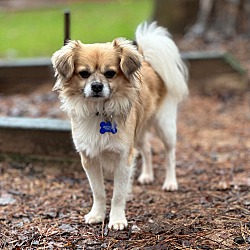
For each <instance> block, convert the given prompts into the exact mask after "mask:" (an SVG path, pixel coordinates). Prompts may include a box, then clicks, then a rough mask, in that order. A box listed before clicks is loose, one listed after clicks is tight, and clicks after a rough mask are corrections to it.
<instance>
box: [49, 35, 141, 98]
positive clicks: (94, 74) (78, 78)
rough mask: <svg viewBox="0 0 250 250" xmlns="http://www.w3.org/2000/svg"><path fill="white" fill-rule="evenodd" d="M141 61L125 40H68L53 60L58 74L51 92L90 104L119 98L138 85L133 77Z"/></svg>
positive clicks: (132, 47)
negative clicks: (102, 42) (58, 92)
mask: <svg viewBox="0 0 250 250" xmlns="http://www.w3.org/2000/svg"><path fill="white" fill-rule="evenodd" d="M141 58H142V57H141V55H140V53H139V52H138V51H137V49H136V47H135V46H133V45H132V43H131V42H130V41H127V40H125V39H116V40H114V41H113V42H112V43H104V44H82V43H81V42H80V41H70V42H69V43H68V44H67V45H65V46H64V47H62V48H61V49H60V50H59V51H57V52H55V53H54V55H53V57H52V63H53V67H54V69H55V72H56V75H57V82H56V84H55V86H54V89H55V90H59V91H62V92H64V95H66V96H67V97H70V96H81V98H85V99H88V100H93V101H100V100H107V99H110V98H113V97H116V96H121V95H123V94H125V93H124V91H128V89H129V88H131V87H135V86H134V85H135V84H136V82H138V81H135V78H136V76H138V72H139V68H140V66H141V60H142V59H141ZM127 94H129V93H127Z"/></svg>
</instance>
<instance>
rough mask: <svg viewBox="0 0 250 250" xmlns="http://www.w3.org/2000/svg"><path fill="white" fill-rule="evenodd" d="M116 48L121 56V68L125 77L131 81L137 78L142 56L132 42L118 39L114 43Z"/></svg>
mask: <svg viewBox="0 0 250 250" xmlns="http://www.w3.org/2000/svg"><path fill="white" fill-rule="evenodd" d="M113 46H114V48H115V49H116V50H117V51H118V53H119V56H120V68H121V70H122V72H123V73H124V75H125V76H126V77H127V78H128V79H130V78H131V77H134V76H136V74H137V73H138V70H139V69H140V67H141V61H142V55H141V54H140V53H139V52H138V50H137V48H136V47H135V46H134V45H133V44H132V43H131V41H129V40H126V39H124V38H117V39H115V40H114V41H113Z"/></svg>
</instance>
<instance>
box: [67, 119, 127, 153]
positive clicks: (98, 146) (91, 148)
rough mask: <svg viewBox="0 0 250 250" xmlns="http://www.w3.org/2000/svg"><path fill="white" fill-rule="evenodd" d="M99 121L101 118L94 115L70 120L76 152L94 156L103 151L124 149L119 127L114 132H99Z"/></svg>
mask: <svg viewBox="0 0 250 250" xmlns="http://www.w3.org/2000/svg"><path fill="white" fill-rule="evenodd" d="M101 122H102V118H101V117H99V116H96V115H93V116H91V117H88V118H73V119H72V120H71V124H72V136H73V141H74V144H75V147H76V150H77V151H78V152H84V153H85V154H86V155H88V156H89V157H95V156H98V155H99V154H100V153H102V152H104V151H111V152H116V153H119V152H122V151H123V150H124V149H125V144H126V142H125V141H124V138H123V136H122V137H121V136H120V135H119V133H121V131H119V127H118V133H116V134H112V133H110V132H106V133H105V134H101V133H100V123H101Z"/></svg>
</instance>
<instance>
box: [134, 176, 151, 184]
mask: <svg viewBox="0 0 250 250" xmlns="http://www.w3.org/2000/svg"><path fill="white" fill-rule="evenodd" d="M153 181H154V176H153V175H151V174H141V175H140V176H139V178H138V182H139V183H140V184H150V183H152V182H153Z"/></svg>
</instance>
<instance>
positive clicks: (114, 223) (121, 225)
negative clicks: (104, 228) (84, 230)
mask: <svg viewBox="0 0 250 250" xmlns="http://www.w3.org/2000/svg"><path fill="white" fill-rule="evenodd" d="M127 226H128V222H127V220H126V218H125V217H124V218H120V219H116V220H110V222H109V225H108V227H109V229H114V230H116V231H118V230H124V229H125V228H126V227H127Z"/></svg>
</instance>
